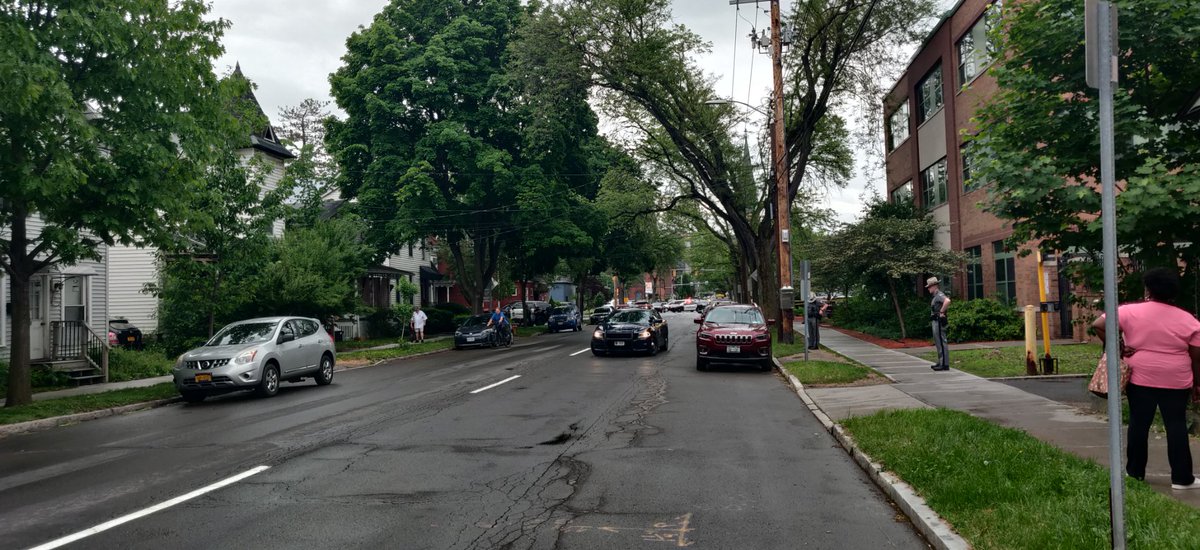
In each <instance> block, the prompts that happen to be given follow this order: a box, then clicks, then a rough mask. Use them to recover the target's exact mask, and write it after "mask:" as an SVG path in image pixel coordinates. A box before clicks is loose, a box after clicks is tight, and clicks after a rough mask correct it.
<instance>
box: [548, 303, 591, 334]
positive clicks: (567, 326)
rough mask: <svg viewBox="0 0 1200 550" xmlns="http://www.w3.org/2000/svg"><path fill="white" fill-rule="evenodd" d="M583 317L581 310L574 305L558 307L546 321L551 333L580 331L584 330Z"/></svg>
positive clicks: (552, 310) (551, 311)
mask: <svg viewBox="0 0 1200 550" xmlns="http://www.w3.org/2000/svg"><path fill="white" fill-rule="evenodd" d="M582 317H583V316H582V315H580V313H579V309H577V308H576V307H575V306H574V305H565V306H558V307H556V308H553V309H551V310H550V316H549V318H548V319H547V320H546V325H547V328H548V329H549V330H550V332H558V331H560V330H572V331H580V330H583V318H582Z"/></svg>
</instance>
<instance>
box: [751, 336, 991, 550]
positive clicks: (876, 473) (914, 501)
mask: <svg viewBox="0 0 1200 550" xmlns="http://www.w3.org/2000/svg"><path fill="white" fill-rule="evenodd" d="M772 361H773V362H774V363H775V368H776V369H778V370H779V372H780V374H782V375H783V376H784V378H786V379H787V381H788V383H789V384H791V386H792V390H794V391H795V392H796V395H798V396H800V400H801V401H803V402H804V405H805V406H806V407H808V410H809V411H810V412H812V414H813V416H815V417H817V420H818V421H819V422H820V423H821V425H822V426H825V429H826V430H827V431H828V432H829V433H830V434H832V435H833V437H834V439H836V440H837V442H838V444H840V445H841V446H842V448H843V449H845V450H846V452H847V453H849V454H850V457H851V458H853V459H854V462H856V463H857V464H858V466H859V467H860V468H862V469H863V471H864V472H866V473H867V476H868V477H870V478H871V481H873V482H875V485H877V486H879V488H880V490H882V491H883V492H884V493H885V494H887V496H888V497H889V498H891V499H892V502H895V503H896V506H898V507H899V508H900V510H901V511H903V512H904V515H906V516H908V519H909V521H911V522H912V523H913V525H914V526H915V527H916V528H917V531H919V532H920V533H921V535H922V536H923V537H925V540H926V541H927V542H929V544H930V545H931V546H933V547H934V548H937V549H938V550H968V549H970V548H971V545H970V544H969V543H967V541H966V539H964V538H962V536H960V535H959V534H958V533H956V532H954V529H953V528H951V527H950V524H948V523H946V521H945V520H943V519H942V518H941V516H938V514H937V512H935V511H933V509H932V508H930V507H929V505H928V504H926V503H925V499H923V498H921V496H920V495H918V494H917V492H916V490H914V489H913V488H912V486H911V485H909V484H907V483H905V482H904V481H902V480H901V479H900V478H898V477H896V476H895V475H893V474H892V473H890V472H887V471H885V470H884V469H883V466H881V465H880V464H878V463H876V462H875V461H873V460H871V457H870V456H868V455H867V454H866V453H864V452H863V451H862V449H859V448H858V445H857V444H855V443H854V438H853V437H851V436H850V434H848V433H846V431H845V429H843V428H842V426H841V425H840V424H837V423H836V422H834V421H833V420H832V419H831V418H829V415H827V414H825V411H823V410H821V407H820V406H818V405H817V403H816V401H813V399H812V398H811V397H809V395H808V393H807V392H805V391H804V385H803V384H801V383H800V381H799V380H797V379H796V377H795V376H792V374H791V373H789V372H787V370H786V369H784V368H783V364H782V363H780V362H779V359H776V358H772Z"/></svg>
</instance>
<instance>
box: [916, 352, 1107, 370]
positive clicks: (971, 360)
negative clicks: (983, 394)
mask: <svg viewBox="0 0 1200 550" xmlns="http://www.w3.org/2000/svg"><path fill="white" fill-rule="evenodd" d="M1038 349H1039V353H1040V349H1041V348H1040V347H1039V348H1038ZM1102 351H1104V347H1103V346H1101V345H1100V344H1068V345H1063V346H1052V347H1051V348H1050V352H1051V354H1052V355H1054V357H1057V358H1058V371H1056V374H1091V373H1092V372H1093V371H1095V370H1096V362H1097V361H1099V360H1100V353H1101V352H1102ZM921 358H922V359H925V360H928V361H935V362H936V361H937V352H929V353H923V354H921ZM950 366H951V367H954V368H956V369H959V370H961V371H963V372H969V373H971V374H974V375H976V376H982V377H984V378H999V377H1004V376H1025V347H1024V346H1015V347H1004V348H987V349H973V350H962V351H951V352H950Z"/></svg>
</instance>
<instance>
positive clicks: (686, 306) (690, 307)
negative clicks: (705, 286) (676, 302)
mask: <svg viewBox="0 0 1200 550" xmlns="http://www.w3.org/2000/svg"><path fill="white" fill-rule="evenodd" d="M696 305H697V301H696V300H693V299H691V298H687V299H685V300H684V301H683V310H682V311H696Z"/></svg>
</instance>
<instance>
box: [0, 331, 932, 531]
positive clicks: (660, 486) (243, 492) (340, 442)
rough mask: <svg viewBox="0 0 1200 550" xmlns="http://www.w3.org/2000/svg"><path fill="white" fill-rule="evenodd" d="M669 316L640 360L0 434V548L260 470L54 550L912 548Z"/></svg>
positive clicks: (781, 409) (579, 358) (867, 499)
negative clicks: (665, 340) (651, 353)
mask: <svg viewBox="0 0 1200 550" xmlns="http://www.w3.org/2000/svg"><path fill="white" fill-rule="evenodd" d="M667 318H668V320H669V321H670V323H671V325H672V327H671V334H672V335H673V339H672V342H671V348H670V351H668V352H664V353H661V354H659V355H658V356H656V357H641V356H638V357H606V358H596V357H592V355H591V354H589V353H584V354H580V355H576V356H571V355H570V354H572V353H575V352H576V351H579V350H581V349H583V348H585V347H586V346H587V342H588V338H589V336H590V332H589V331H584V332H581V333H562V334H553V335H545V336H540V337H537V338H530V339H525V340H523V341H521V342H520V343H519V344H520V345H519V346H516V347H514V348H511V349H508V350H473V351H462V352H448V353H442V354H437V355H432V356H428V357H423V358H418V359H412V360H407V361H398V362H393V363H389V364H384V365H380V366H377V367H372V368H364V369H355V370H350V371H345V372H339V373H338V374H337V375H336V376H335V379H334V384H333V385H332V386H328V387H316V386H314V385H312V384H311V382H307V383H302V384H293V385H285V386H284V388H283V390H284V391H282V392H281V393H280V395H279V396H277V397H275V398H272V399H259V398H256V397H253V396H250V395H231V396H227V397H223V398H219V399H214V400H210V402H206V403H203V404H200V405H176V406H169V407H163V408H160V409H155V410H150V411H143V412H139V413H133V414H129V415H124V416H120V417H113V418H108V419H102V420H96V421H93V422H87V423H83V424H79V425H74V426H67V427H61V428H56V429H53V430H49V431H45V432H39V433H34V434H28V435H22V436H12V437H9V438H6V439H0V541H3V542H0V547H4V548H28V547H32V546H35V545H37V544H40V543H44V542H46V541H49V540H52V539H55V538H57V537H61V536H65V535H68V534H71V533H74V532H77V531H80V530H83V529H87V528H89V527H92V526H94V525H97V524H100V523H102V522H104V521H107V520H110V519H112V518H114V517H118V516H121V515H124V514H128V513H130V512H133V511H136V510H140V509H143V508H145V507H147V506H152V505H154V504H158V503H161V502H163V501H166V500H168V499H171V498H173V497H176V496H179V495H181V494H184V493H187V492H189V491H192V490H194V489H196V488H199V487H203V486H205V485H208V484H210V483H213V482H215V481H218V480H221V479H224V478H226V477H229V476H231V475H234V474H237V473H239V472H243V471H246V470H248V469H250V468H253V467H255V466H258V465H268V466H270V467H271V468H270V469H269V470H266V471H265V472H262V473H260V474H258V475H255V476H253V477H249V478H247V479H244V480H242V481H240V482H238V483H235V484H233V485H230V486H228V487H224V488H221V489H219V490H216V491H213V492H211V493H207V494H205V495H203V496H200V497H198V498H194V499H192V500H188V501H186V502H183V503H182V504H179V505H177V506H174V507H172V508H168V509H166V510H162V511H159V512H157V513H154V514H152V515H149V516H146V517H142V518H140V519H137V520H134V521H131V522H129V523H126V524H123V525H120V526H118V527H115V528H113V529H111V530H107V531H104V532H101V533H98V534H95V535H92V536H89V537H88V538H85V539H83V540H81V541H79V542H77V543H74V545H73V546H68V548H72V547H77V548H89V549H91V548H96V549H102V548H171V549H173V550H185V549H191V548H339V549H345V548H406V549H407V548H431V549H442V548H445V549H472V548H479V549H492V548H505V549H560V548H561V549H603V548H651V549H653V548H669V547H694V548H738V549H741V548H801V547H802V548H872V549H874V548H924V547H927V546H926V544H925V543H924V542H923V541H922V540H921V539H920V537H919V536H918V535H916V534H915V532H914V531H913V529H912V527H911V525H909V524H908V523H907V521H906V520H905V519H904V518H903V516H902V515H900V514H899V513H898V511H897V510H896V509H895V507H894V506H893V505H891V503H889V502H888V501H887V499H886V498H885V497H883V496H882V495H881V494H880V493H879V491H878V490H877V489H876V488H875V487H874V486H873V485H872V484H871V482H870V481H869V480H868V479H867V477H866V476H865V475H864V474H863V473H862V472H861V471H860V470H859V469H858V467H857V466H856V465H855V464H854V463H853V462H852V461H851V460H850V458H849V457H848V456H847V455H846V454H845V452H843V451H842V450H841V449H840V448H839V447H838V446H837V444H836V442H834V441H833V439H832V438H831V437H830V436H829V434H828V433H826V432H824V431H823V430H822V429H821V427H820V425H819V424H818V423H817V421H816V419H815V418H813V417H812V415H811V414H810V413H809V412H808V411H807V409H805V408H804V407H803V406H802V404H801V403H800V402H799V401H798V400H797V398H796V396H795V394H794V393H792V392H791V391H790V390H789V389H788V388H787V387H786V386H785V385H784V383H783V382H782V381H781V380H780V379H778V378H777V377H776V376H775V375H773V374H762V373H759V372H757V371H755V370H753V369H739V368H717V369H715V370H714V371H712V372H704V373H701V372H697V371H696V370H695V368H694V357H695V351H694V348H693V346H692V341H691V338H692V334H693V332H694V331H693V330H692V329H691V327H689V325H691V324H692V323H691V315H688V314H668V316H667ZM513 375H520V376H521V377H520V378H517V379H515V380H513V381H511V382H508V383H506V384H503V385H500V386H497V387H495V388H492V389H489V390H487V391H483V392H480V393H478V394H470V393H469V392H470V391H471V390H474V389H478V388H480V387H483V386H486V385H488V384H493V383H495V382H498V381H500V380H503V379H505V378H508V377H510V376H513Z"/></svg>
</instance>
